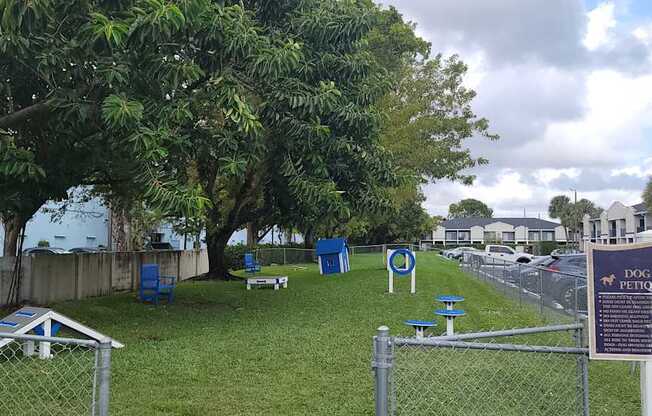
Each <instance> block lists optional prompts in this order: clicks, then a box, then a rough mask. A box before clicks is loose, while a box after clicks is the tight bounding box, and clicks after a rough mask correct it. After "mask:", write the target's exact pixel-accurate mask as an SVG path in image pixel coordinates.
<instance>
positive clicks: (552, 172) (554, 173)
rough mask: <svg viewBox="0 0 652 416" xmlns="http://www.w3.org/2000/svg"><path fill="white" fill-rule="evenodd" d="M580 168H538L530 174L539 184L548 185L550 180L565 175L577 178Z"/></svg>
mask: <svg viewBox="0 0 652 416" xmlns="http://www.w3.org/2000/svg"><path fill="white" fill-rule="evenodd" d="M580 173H581V170H580V169H577V168H568V169H548V168H546V169H539V170H537V171H536V172H534V173H533V174H532V176H534V177H535V178H536V180H537V181H538V182H539V183H540V184H541V185H545V186H548V185H549V184H550V183H551V182H552V181H554V180H556V179H559V178H561V177H562V176H566V177H568V178H572V179H574V178H577V177H578V176H580Z"/></svg>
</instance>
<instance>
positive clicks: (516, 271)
mask: <svg viewBox="0 0 652 416" xmlns="http://www.w3.org/2000/svg"><path fill="white" fill-rule="evenodd" d="M554 261H555V259H554V258H553V257H551V256H538V257H535V258H534V259H532V261H530V262H529V263H515V264H512V265H510V266H507V267H506V268H505V280H506V281H508V282H511V283H514V284H522V285H523V287H524V288H526V289H528V290H529V288H528V287H527V285H528V284H529V283H530V282H532V281H536V280H537V277H538V275H539V268H545V267H547V266H548V265H550V264H552V263H553V262H554Z"/></svg>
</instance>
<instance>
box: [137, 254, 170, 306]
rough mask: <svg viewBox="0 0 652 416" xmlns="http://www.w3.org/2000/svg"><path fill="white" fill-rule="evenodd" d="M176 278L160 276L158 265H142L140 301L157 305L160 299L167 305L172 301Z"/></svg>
mask: <svg viewBox="0 0 652 416" xmlns="http://www.w3.org/2000/svg"><path fill="white" fill-rule="evenodd" d="M175 287H176V277H174V276H161V274H160V270H159V266H158V264H143V265H142V266H141V267H140V291H139V292H140V301H141V302H152V303H154V304H155V305H158V303H159V299H160V298H161V297H166V298H167V301H168V303H172V301H173V300H174V288H175Z"/></svg>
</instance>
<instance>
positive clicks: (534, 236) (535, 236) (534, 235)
mask: <svg viewBox="0 0 652 416" xmlns="http://www.w3.org/2000/svg"><path fill="white" fill-rule="evenodd" d="M527 238H528V240H530V241H539V240H540V239H541V234H540V232H539V231H528V233H527Z"/></svg>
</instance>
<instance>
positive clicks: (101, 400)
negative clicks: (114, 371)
mask: <svg viewBox="0 0 652 416" xmlns="http://www.w3.org/2000/svg"><path fill="white" fill-rule="evenodd" d="M98 350H99V351H98V352H99V361H98V365H97V369H96V371H97V380H98V401H97V406H98V411H97V415H98V416H108V415H109V399H110V395H111V341H110V340H104V341H102V342H100V344H99V346H98Z"/></svg>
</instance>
